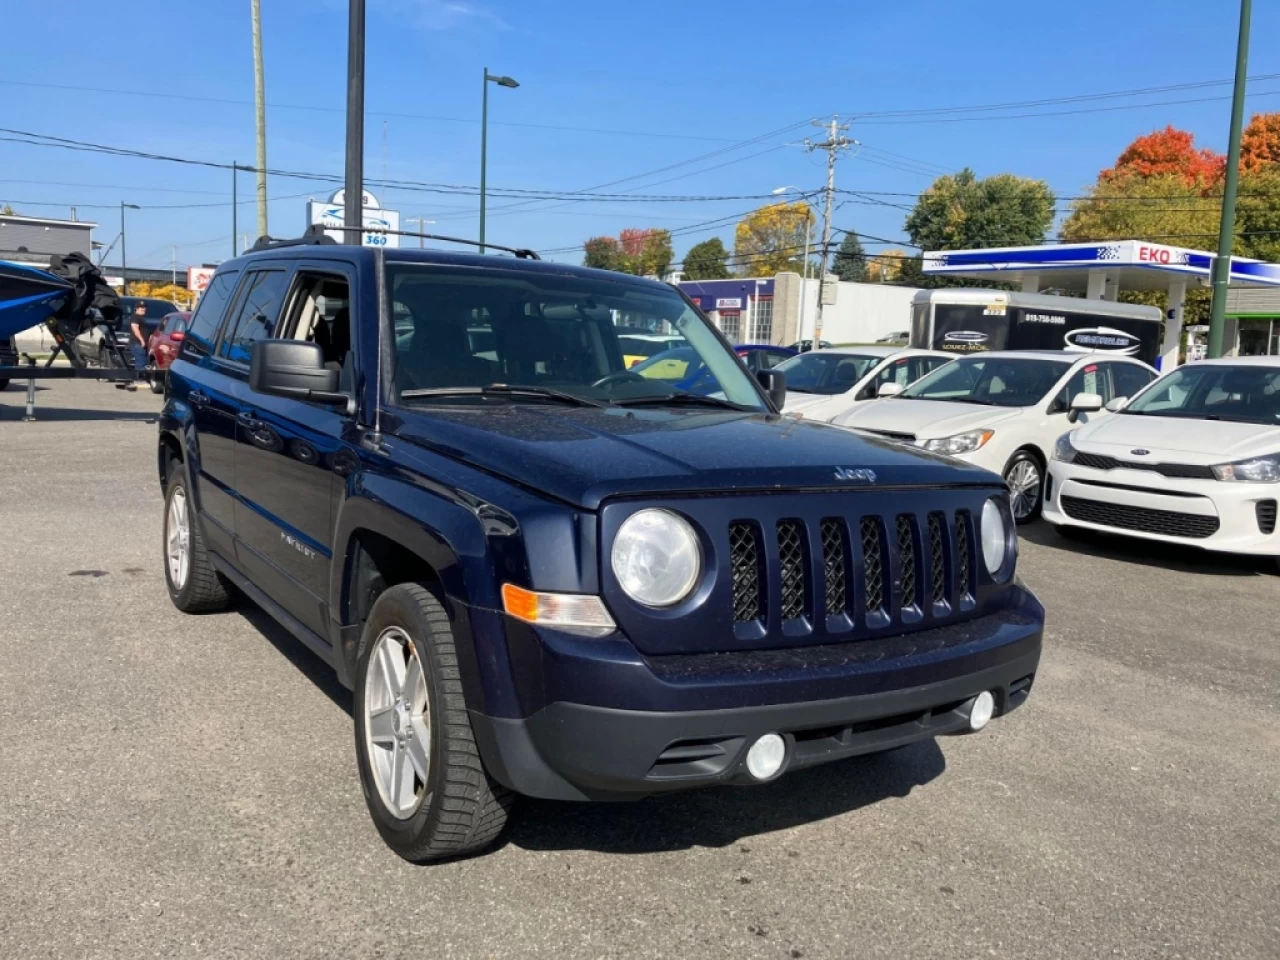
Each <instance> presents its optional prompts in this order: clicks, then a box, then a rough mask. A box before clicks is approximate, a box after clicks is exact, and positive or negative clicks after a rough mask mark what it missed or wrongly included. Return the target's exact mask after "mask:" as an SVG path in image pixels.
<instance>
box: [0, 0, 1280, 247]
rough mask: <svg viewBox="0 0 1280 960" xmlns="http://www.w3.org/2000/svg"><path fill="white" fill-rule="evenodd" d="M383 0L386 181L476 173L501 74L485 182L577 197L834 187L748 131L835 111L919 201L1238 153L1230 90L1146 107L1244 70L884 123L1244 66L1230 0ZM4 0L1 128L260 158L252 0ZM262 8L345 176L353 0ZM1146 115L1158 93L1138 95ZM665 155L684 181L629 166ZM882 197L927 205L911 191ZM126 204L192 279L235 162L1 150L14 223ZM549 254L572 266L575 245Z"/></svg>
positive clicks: (373, 140)
mask: <svg viewBox="0 0 1280 960" xmlns="http://www.w3.org/2000/svg"><path fill="white" fill-rule="evenodd" d="M368 5H369V23H368V81H367V108H368V110H369V112H370V114H369V117H368V120H367V122H366V132H367V142H366V146H367V149H366V155H365V156H366V160H365V169H366V174H367V175H368V176H369V177H371V178H379V177H382V176H384V171H385V176H386V177H388V178H391V179H400V180H415V181H420V182H433V183H449V184H468V185H474V184H476V183H477V182H478V180H479V143H480V133H479V122H478V121H479V114H480V88H481V75H482V73H481V71H482V69H483V68H484V67H485V66H486V65H487V66H488V67H489V68H490V69H491V70H492V71H494V72H496V73H506V74H510V75H512V76H514V77H516V78H517V79H518V80H519V81H520V83H521V86H520V88H519V89H518V90H505V89H497V88H493V89H492V90H491V97H490V121H491V126H490V131H489V185H490V186H491V187H493V188H502V187H511V188H526V189H555V190H583V189H586V188H593V187H596V186H597V185H600V184H604V183H608V182H610V181H615V180H623V179H624V178H633V179H627V180H626V181H625V182H623V183H619V184H618V185H617V186H615V187H611V188H609V189H610V191H618V192H621V191H632V192H635V193H640V194H680V195H698V196H706V195H714V196H724V195H757V194H764V193H768V192H769V191H770V190H771V189H772V188H774V187H778V186H782V185H797V186H799V187H801V188H804V189H816V188H818V187H819V186H820V185H821V184H822V182H823V177H824V169H823V163H822V160H821V158H820V156H818V155H813V154H809V153H806V152H805V151H804V150H803V149H802V148H801V147H799V146H797V145H796V144H797V143H798V141H799V140H800V139H802V138H803V137H804V136H805V135H807V134H809V133H811V132H812V133H816V131H810V130H808V129H795V130H791V131H789V132H786V133H780V134H776V135H773V136H767V137H764V138H763V139H760V140H759V141H758V142H755V143H752V144H749V145H738V144H742V142H743V141H746V140H750V139H753V138H757V137H760V136H761V135H763V134H768V133H770V132H771V131H776V130H781V129H782V128H785V127H788V126H790V125H793V124H797V123H800V122H802V121H805V120H807V119H809V118H812V117H817V116H823V115H827V116H829V115H830V114H831V113H833V112H837V113H839V114H841V115H842V117H849V118H851V119H853V121H854V122H853V127H852V129H851V131H850V134H851V136H853V137H856V138H857V139H858V140H859V141H861V142H862V143H863V144H864V145H865V146H864V148H863V149H862V150H861V151H859V152H858V153H857V154H856V155H851V156H846V157H845V158H843V159H842V160H841V162H840V166H839V170H838V186H840V187H844V188H848V189H859V190H867V191H884V192H901V193H904V194H914V193H917V192H918V191H920V190H922V189H924V188H925V187H927V186H928V184H929V183H930V181H931V180H932V178H933V176H935V175H936V174H937V173H939V172H942V171H947V170H956V169H959V168H961V167H963V166H970V167H973V168H974V169H975V170H976V171H977V172H978V173H979V174H980V175H988V174H994V173H999V172H1003V171H1010V172H1013V173H1017V174H1020V175H1023V176H1031V177H1039V178H1043V179H1045V180H1047V181H1048V182H1049V183H1050V184H1051V185H1052V186H1053V187H1054V189H1055V190H1057V191H1058V192H1059V193H1061V194H1063V195H1071V194H1075V193H1077V192H1078V191H1079V190H1080V188H1082V187H1083V186H1085V185H1086V184H1088V183H1090V182H1091V181H1092V180H1093V179H1094V177H1095V176H1096V174H1097V171H1098V169H1099V168H1100V167H1102V166H1105V165H1109V164H1110V163H1111V162H1112V161H1113V160H1114V158H1115V156H1116V154H1117V153H1118V152H1119V151H1120V150H1121V149H1122V148H1123V147H1124V146H1125V144H1127V143H1128V142H1129V141H1130V140H1132V138H1133V137H1134V136H1135V135H1137V134H1139V133H1144V132H1148V131H1150V130H1152V129H1156V128H1159V127H1162V126H1164V125H1165V124H1167V123H1173V124H1175V125H1178V126H1181V127H1185V128H1188V129H1190V130H1192V131H1193V132H1194V133H1195V134H1196V138H1197V141H1198V142H1199V143H1200V144H1201V145H1203V146H1210V147H1214V148H1215V149H1224V147H1225V140H1226V135H1227V121H1228V110H1229V101H1228V100H1226V99H1215V100H1211V101H1209V102H1195V103H1168V102H1165V103H1163V104H1154V103H1153V102H1154V101H1172V100H1192V99H1196V100H1199V99H1201V98H1207V97H1227V96H1228V95H1229V93H1230V88H1229V86H1216V87H1205V88H1201V89H1196V90H1185V91H1177V92H1170V93H1157V94H1151V95H1149V96H1147V97H1145V98H1124V99H1115V100H1104V101H1090V102H1086V103H1082V104H1080V105H1078V106H1077V107H1075V108H1073V107H1071V106H1070V105H1057V106H1046V107H1039V108H1027V109H1018V110H1013V111H1006V113H1013V114H1025V113H1036V112H1050V111H1065V110H1070V109H1088V110H1091V111H1094V112H1087V113H1069V114H1065V115H1061V116H1057V117H1022V118H1018V119H1014V118H1006V117H1001V116H995V115H975V114H962V115H955V116H969V117H973V116H977V119H971V120H965V121H963V122H941V120H942V119H943V118H942V117H939V116H936V115H935V116H927V117H919V116H917V117H905V118H904V117H896V118H893V117H883V116H881V117H876V116H869V114H882V113H884V112H886V111H897V110H917V109H930V108H944V107H953V106H970V105H974V104H991V103H1005V102H1009V101H1026V100H1033V99H1039V98H1056V97H1068V96H1073V95H1082V94H1098V93H1105V92H1109V91H1119V90H1132V89H1136V88H1149V87H1158V86H1163V85H1166V84H1181V83H1193V82H1199V81H1211V80H1222V79H1226V78H1228V77H1230V76H1231V74H1232V70H1233V61H1234V53H1235V40H1236V22H1235V19H1234V18H1235V16H1236V9H1235V3H1234V2H1231V0H1218V2H1216V3H1205V2H1203V0H1201V2H1198V3H1191V2H1182V0H1164V2H1162V3H1159V4H1153V3H1149V2H1135V0H1110V2H1099V0H1076V2H1074V3H1071V4H1045V3H1028V2H1026V0H1021V2H1016V3H1015V2H1006V0H988V2H976V0H952V2H942V0H898V2H895V3H865V2H849V0H844V2H840V0H810V2H808V3H806V4H804V5H802V6H788V5H785V4H778V3H765V2H762V0H735V2H733V3H728V2H723V0H714V2H712V0H698V2H690V0H685V2H681V3H674V2H666V0H652V2H649V3H646V4H643V5H641V4H610V3H606V2H601V0H594V2H585V0H556V2H546V0H524V2H513V0H368ZM7 7H8V9H6V11H5V14H4V22H5V27H6V30H5V33H6V36H7V38H8V39H7V40H6V43H5V51H6V55H5V58H4V59H3V61H0V117H2V120H0V126H3V127H8V128H13V129H18V130H27V131H33V132H36V133H41V134H51V135H54V136H62V137H70V138H76V139H82V140H88V141H93V142H96V143H104V144H109V145H112V146H124V147H130V148H134V149H139V150H146V151H149V152H155V153H164V154H173V155H179V156H183V157H191V158H195V159H203V160H214V161H219V162H229V161H231V160H238V161H240V162H241V163H248V162H250V161H251V160H252V158H253V155H254V127H253V110H252V105H251V104H252V99H253V71H252V56H251V41H250V23H249V8H250V4H249V0H208V2H204V3H201V4H199V5H187V4H175V3H172V2H170V3H161V2H157V0H118V2H115V3H112V4H110V5H105V4H102V3H100V2H91V0H64V2H62V3H59V4H48V3H38V4H32V3H25V4H19V3H11V4H8V5H7ZM262 7H263V31H264V48H265V57H266V74H267V99H268V102H269V104H271V106H270V107H269V108H268V118H267V124H268V141H269V155H268V164H269V166H271V167H274V168H279V169H288V170H297V171H308V172H311V171H314V172H321V173H332V174H341V172H342V152H343V114H342V109H343V105H344V86H345V70H346V4H345V2H343V0H262ZM1211 8H1212V9H1219V8H1220V9H1221V13H1220V16H1221V19H1219V20H1215V19H1214V18H1213V17H1211V16H1210V14H1209V11H1210V10H1211ZM1255 8H1256V9H1255V11H1254V23H1253V37H1254V44H1253V51H1252V55H1251V59H1250V69H1249V73H1250V74H1251V75H1258V74H1270V73H1276V74H1280V50H1278V49H1277V48H1276V46H1275V45H1274V44H1272V43H1269V42H1267V40H1268V39H1269V38H1272V37H1275V36H1276V35H1278V34H1280V8H1277V6H1276V5H1273V4H1256V5H1255ZM15 38H18V39H19V40H20V41H21V42H14V39H15ZM58 87H63V88H66V87H74V88H80V89H76V90H68V89H58ZM122 91H124V92H122ZM1250 91H1251V96H1250V100H1249V102H1248V104H1247V108H1248V110H1249V111H1250V112H1256V111H1262V110H1280V76H1278V77H1277V78H1276V79H1275V80H1269V81H1268V80H1260V81H1258V82H1256V83H1253V84H1251V86H1250ZM1267 91H1274V93H1273V94H1272V95H1270V96H1268V95H1266V94H1267ZM139 92H142V93H148V94H151V95H149V96H142V95H138V93H139ZM201 98H203V99H201ZM1144 103H1145V104H1152V105H1146V106H1140V107H1137V108H1133V109H1130V107H1134V106H1135V105H1137V104H1144ZM1099 107H1124V109H1111V110H1106V111H1097V109H1096V108H1099ZM904 120H909V121H911V122H903V121H904ZM920 121H926V122H920ZM520 124H527V125H528V126H521V125H520ZM553 127H572V128H590V131H604V132H588V131H587V130H583V129H572V130H570V129H549V128H553ZM384 143H385V149H384ZM726 148H727V149H726ZM721 150H724V151H725V152H722V153H719V154H717V155H716V156H714V157H708V158H706V159H704V160H701V161H698V162H694V163H690V162H688V161H691V160H693V159H694V158H697V157H699V156H702V155H705V154H709V153H712V152H713V151H721ZM902 158H911V160H910V161H907V160H904V159H902ZM664 167H670V169H668V170H666V171H665V172H661V173H654V174H652V175H650V176H647V177H640V178H636V177H635V175H637V174H644V173H646V172H648V171H655V170H658V169H659V168H664ZM661 181H666V182H661ZM252 189H253V182H252V175H248V174H242V175H241V182H240V190H241V194H240V195H241V199H242V204H241V206H240V208H239V214H240V217H239V226H240V232H241V233H242V234H251V233H252V232H253V224H254V206H253V204H252ZM269 191H270V196H271V198H272V201H271V206H270V226H271V232H272V233H273V234H275V235H294V234H297V233H298V232H300V231H301V229H302V227H303V225H304V223H303V221H304V205H305V202H306V198H307V196H314V197H316V198H323V197H324V196H326V195H327V192H326V187H325V186H323V185H322V184H317V183H309V182H305V181H299V180H294V179H288V178H283V177H273V178H272V179H271V180H270V183H269ZM374 192H375V193H376V194H378V195H379V198H380V199H381V200H382V201H383V204H384V206H388V207H392V208H395V209H399V210H400V211H401V213H402V215H403V216H406V217H419V216H421V217H427V218H432V219H435V220H437V224H436V226H435V227H434V228H433V229H434V230H436V231H438V232H442V233H452V234H459V235H466V236H474V235H475V230H476V201H475V200H474V199H473V198H468V197H458V196H448V195H439V194H432V193H423V192H409V191H403V190H379V189H378V188H374ZM880 199H881V200H883V201H885V202H887V203H897V204H905V205H907V206H910V203H911V200H910V197H882V198H880ZM121 200H125V201H127V202H130V203H136V204H139V205H140V206H142V207H143V209H142V210H138V211H130V214H129V217H130V219H129V251H130V255H129V260H130V263H131V264H133V265H139V266H141V265H146V266H166V265H168V264H169V262H170V259H171V256H172V252H171V246H174V245H176V247H177V262H178V265H179V268H182V267H183V266H185V265H186V264H189V263H202V262H214V261H217V260H219V259H222V258H225V257H227V256H229V255H230V252H231V249H232V240H231V232H232V231H231V207H230V174H229V173H228V172H226V171H218V170H208V169H201V168H199V167H191V166H180V165H174V164H168V163H160V162H154V161H148V160H141V159H135V158H123V157H111V156H105V155H101V154H92V153H81V152H71V151H65V150H57V149H49V148H43V147H34V146H27V145H22V144H15V143H9V142H2V141H0V202H6V201H7V202H9V203H12V204H13V205H14V206H15V207H16V208H17V209H18V210H19V211H20V212H23V213H29V214H32V215H44V216H67V215H69V210H68V207H69V206H70V205H71V204H77V205H79V216H80V217H81V219H94V220H97V221H98V222H99V223H100V224H101V226H100V228H99V229H98V230H97V231H96V233H95V238H96V239H98V240H100V241H103V242H108V243H109V242H111V240H112V239H113V238H114V237H115V236H116V233H117V231H118V220H119V214H118V211H117V209H116V208H115V205H117V204H118V203H119V202H120V201H121ZM512 203H513V201H512V200H509V199H499V198H492V199H491V200H490V208H489V210H490V213H489V226H488V235H489V239H490V240H491V241H494V242H505V243H510V244H514V245H520V246H533V247H537V248H542V249H548V248H555V247H569V246H574V245H577V244H580V243H581V241H582V240H583V239H585V238H586V237H588V236H592V235H597V234H603V233H610V234H616V233H617V231H618V230H620V229H621V228H623V227H627V226H637V227H646V226H657V227H666V228H670V229H673V230H679V229H681V228H689V227H691V226H693V225H696V224H699V223H702V222H704V221H708V220H712V219H715V218H722V217H723V218H727V217H731V216H733V215H735V214H739V213H742V212H744V211H745V210H747V209H749V208H750V207H752V206H754V205H755V203H754V201H749V200H719V201H714V200H713V201H697V202H678V203H665V202H656V201H638V202H621V201H595V202H590V203H566V202H548V201H543V202H539V203H531V204H530V203H526V204H523V205H521V206H518V207H515V208H514V209H511V208H509V206H510V205H511V204H512ZM197 204H199V205H201V206H191V205H197ZM94 205H101V207H102V208H101V209H99V208H95V206H94ZM175 205H178V206H180V207H181V208H177V209H175ZM504 207H508V209H503V208H504ZM904 216H905V211H903V210H902V209H900V208H899V207H896V206H887V205H885V204H884V203H874V202H865V201H864V202H861V203H849V204H847V205H846V206H844V207H843V208H842V209H840V210H839V211H838V212H837V215H836V217H835V218H834V221H835V223H836V225H837V226H840V227H848V228H854V229H857V230H859V231H861V232H864V233H868V234H872V235H874V236H878V237H883V238H888V239H897V238H900V237H902V236H903V233H902V221H903V218H904ZM717 234H718V235H720V236H722V237H723V238H724V239H725V240H726V243H727V244H728V245H731V244H732V235H733V230H732V224H731V223H730V224H728V225H726V226H723V227H719V228H713V229H702V230H698V231H697V232H690V233H688V234H685V235H683V236H678V237H677V238H676V240H675V244H676V252H677V255H678V256H679V255H681V254H683V252H684V251H685V250H686V249H687V248H688V246H690V245H691V244H692V243H695V242H697V241H700V240H703V239H706V238H707V237H709V236H714V235H717ZM872 249H875V248H874V247H872ZM558 258H560V259H567V260H571V261H575V262H576V261H577V260H579V259H580V255H579V254H577V253H568V254H563V255H560V256H559V257H558ZM111 260H112V261H113V262H118V257H117V256H116V255H113V256H112V258H111Z"/></svg>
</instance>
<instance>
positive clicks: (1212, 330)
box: [1209, 0, 1252, 360]
mask: <svg viewBox="0 0 1280 960" xmlns="http://www.w3.org/2000/svg"><path fill="white" fill-rule="evenodd" d="M1251 7H1252V3H1251V0H1240V36H1239V39H1238V40H1237V41H1236V82H1235V89H1234V91H1233V92H1232V97H1231V139H1230V145H1229V146H1228V148H1227V176H1226V182H1225V183H1224V184H1223V186H1222V220H1221V221H1220V222H1219V224H1218V258H1217V259H1216V260H1214V262H1213V303H1212V305H1211V306H1210V309H1209V359H1210V360H1216V359H1217V358H1218V357H1220V356H1222V335H1223V328H1224V327H1225V326H1226V324H1227V289H1228V287H1230V285H1231V245H1232V240H1234V239H1235V232H1236V186H1237V184H1238V183H1239V180H1240V128H1241V126H1242V125H1243V123H1244V90H1245V83H1246V76H1245V74H1246V72H1247V69H1246V68H1247V67H1248V63H1249V18H1250V13H1251Z"/></svg>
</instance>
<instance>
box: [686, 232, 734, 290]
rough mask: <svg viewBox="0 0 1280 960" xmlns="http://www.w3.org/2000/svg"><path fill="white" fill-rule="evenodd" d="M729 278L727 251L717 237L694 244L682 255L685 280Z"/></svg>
mask: <svg viewBox="0 0 1280 960" xmlns="http://www.w3.org/2000/svg"><path fill="white" fill-rule="evenodd" d="M728 276H729V251H728V250H726V249H725V248H724V241H723V240H721V239H720V238H719V237H712V238H711V239H710V240H703V241H702V242H701V243H695V244H694V245H693V246H692V247H690V248H689V252H688V253H686V254H685V255H684V278H685V279H686V280H724V279H725V278H727V277H728Z"/></svg>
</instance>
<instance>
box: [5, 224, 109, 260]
mask: <svg viewBox="0 0 1280 960" xmlns="http://www.w3.org/2000/svg"><path fill="white" fill-rule="evenodd" d="M96 226H97V224H96V223H93V222H91V221H88V220H54V219H51V218H47V217H24V216H20V215H18V214H10V213H0V260H11V261H13V262H15V263H29V264H32V265H34V266H37V267H47V266H48V265H49V258H50V257H51V256H53V255H55V254H57V255H59V256H65V255H66V254H68V253H83V254H84V255H85V256H86V257H87V256H89V255H90V254H91V253H92V250H93V230H94V228H95V227H96Z"/></svg>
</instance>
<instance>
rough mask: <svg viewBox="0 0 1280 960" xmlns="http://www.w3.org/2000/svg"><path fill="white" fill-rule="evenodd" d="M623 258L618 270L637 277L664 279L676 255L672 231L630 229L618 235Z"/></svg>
mask: <svg viewBox="0 0 1280 960" xmlns="http://www.w3.org/2000/svg"><path fill="white" fill-rule="evenodd" d="M618 245H619V247H620V248H621V250H622V256H621V259H620V262H619V264H618V266H617V267H616V269H618V270H621V271H622V272H623V273H630V274H634V275H635V276H637V277H650V276H653V277H659V278H660V277H662V276H664V275H665V274H666V272H667V270H669V269H670V267H671V261H672V260H674V259H675V253H674V252H673V250H672V248H671V231H669V230H654V229H652V228H644V229H641V228H638V227H628V228H627V229H625V230H623V231H622V232H621V233H620V234H618Z"/></svg>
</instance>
